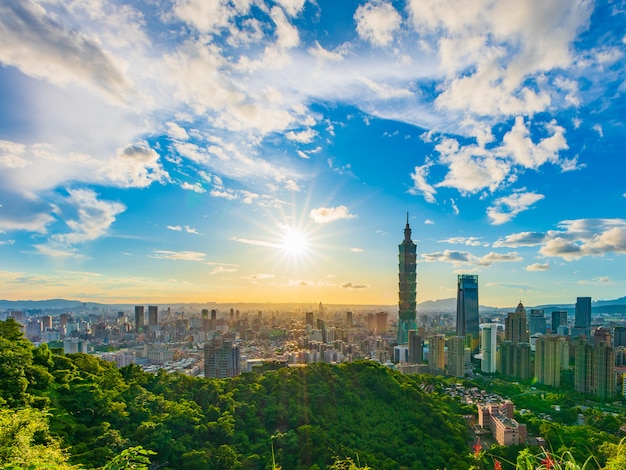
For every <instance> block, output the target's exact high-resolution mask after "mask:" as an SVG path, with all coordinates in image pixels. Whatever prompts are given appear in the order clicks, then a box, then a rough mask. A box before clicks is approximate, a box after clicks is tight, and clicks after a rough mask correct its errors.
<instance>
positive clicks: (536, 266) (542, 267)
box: [524, 263, 550, 271]
mask: <svg viewBox="0 0 626 470" xmlns="http://www.w3.org/2000/svg"><path fill="white" fill-rule="evenodd" d="M524 269H525V270H526V271H548V270H549V269H550V264H549V263H533V264H529V265H528V266H526V267H525V268H524Z"/></svg>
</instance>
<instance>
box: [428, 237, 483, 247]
mask: <svg viewBox="0 0 626 470" xmlns="http://www.w3.org/2000/svg"><path fill="white" fill-rule="evenodd" d="M481 238H482V237H452V238H446V239H445V240H439V242H440V243H451V244H453V245H467V246H489V244H488V243H485V242H481V241H480V240H481Z"/></svg>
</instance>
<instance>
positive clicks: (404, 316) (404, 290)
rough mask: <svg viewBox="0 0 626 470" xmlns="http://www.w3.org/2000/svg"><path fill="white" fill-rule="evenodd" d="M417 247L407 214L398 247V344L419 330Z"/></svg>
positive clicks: (407, 339)
mask: <svg viewBox="0 0 626 470" xmlns="http://www.w3.org/2000/svg"><path fill="white" fill-rule="evenodd" d="M416 259H417V245H416V244H415V243H413V240H411V227H410V226H409V214H408V213H407V214H406V227H405V228H404V240H402V243H400V245H398V344H406V343H408V342H409V330H416V329H417V311H416V305H417V300H416V298H417V260H416Z"/></svg>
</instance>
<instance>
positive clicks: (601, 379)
mask: <svg viewBox="0 0 626 470" xmlns="http://www.w3.org/2000/svg"><path fill="white" fill-rule="evenodd" d="M416 249H417V247H416V244H415V243H414V242H413V241H412V240H411V228H410V225H409V221H408V215H407V222H406V226H405V229H404V240H403V241H402V242H401V243H400V244H399V246H398V250H399V254H398V260H399V262H398V279H399V282H398V305H399V307H398V314H397V317H396V316H395V315H393V314H390V313H389V312H387V311H348V310H343V309H333V310H332V311H330V310H329V309H327V308H326V307H324V305H323V304H322V303H319V305H318V308H317V310H315V311H302V310H300V309H295V310H293V311H281V310H272V311H269V312H267V311H265V312H264V311H261V310H259V311H243V312H242V311H240V310H239V309H234V308H230V309H229V310H226V311H222V310H218V309H217V308H212V309H208V308H202V309H201V310H200V311H196V310H194V309H193V308H192V309H189V308H187V310H186V311H185V310H184V309H183V310H182V311H176V310H172V308H170V307H166V308H163V307H159V306H156V305H150V306H148V307H147V309H146V308H145V306H142V305H137V306H134V310H132V311H123V310H122V311H117V312H115V311H112V309H111V308H108V307H94V308H92V309H91V310H95V311H89V309H86V308H85V309H83V310H82V311H81V310H80V309H79V310H78V311H76V312H64V313H60V314H58V313H57V314H51V313H48V312H43V311H42V312H37V311H5V312H3V317H5V318H12V319H14V320H16V321H17V322H19V323H20V324H22V325H23V328H24V332H25V334H26V337H27V338H28V339H30V340H31V341H32V342H33V343H35V344H40V343H48V344H49V345H50V346H55V345H58V347H61V346H62V348H63V351H64V352H65V353H66V354H73V353H88V354H95V355H97V356H98V357H100V358H102V359H104V360H105V361H109V362H114V363H115V364H116V366H117V367H125V366H128V365H131V364H137V365H140V366H141V367H142V368H143V370H144V371H146V372H150V373H157V371H158V370H159V369H164V370H165V371H167V372H182V373H184V374H187V375H190V376H201V377H202V376H203V377H206V378H229V377H235V376H238V375H239V374H240V373H242V372H253V371H256V372H260V373H263V372H264V371H267V370H276V369H278V368H281V367H303V366H305V365H307V364H311V363H318V362H323V363H328V364H339V363H344V362H351V361H356V360H371V361H376V362H378V363H380V364H383V365H385V366H386V367H389V368H392V369H396V370H398V371H400V372H401V373H403V374H432V375H436V376H438V375H443V376H451V377H456V378H459V379H464V378H466V377H467V378H475V377H476V376H478V377H481V376H486V377H488V376H499V377H504V378H506V379H507V380H509V381H511V382H515V381H528V380H529V379H530V380H533V383H535V384H541V385H544V386H547V387H549V388H554V389H557V390H558V389H561V387H562V386H568V387H569V388H572V389H573V390H575V391H576V392H579V393H581V394H583V395H584V396H586V397H588V398H591V399H593V400H598V401H600V402H612V401H615V400H618V398H619V397H620V396H624V392H623V391H624V390H626V387H624V386H623V383H624V382H625V381H626V364H625V361H624V358H625V355H624V353H625V348H626V324H625V321H624V316H625V313H626V312H623V313H612V314H607V315H602V314H600V315H596V316H594V317H592V300H591V298H590V297H578V298H577V299H576V303H575V305H574V307H573V315H572V314H570V312H569V311H568V309H563V308H560V309H556V308H554V309H551V311H549V312H545V309H543V308H531V309H529V311H528V312H527V310H526V308H525V307H524V305H523V304H522V302H520V303H519V304H518V305H517V307H516V308H515V310H514V311H509V312H497V311H493V312H490V313H489V314H485V313H481V312H480V308H479V295H478V293H479V283H478V276H477V275H473V274H459V275H458V278H457V287H458V290H457V308H456V312H430V313H423V314H420V315H419V318H418V315H417V311H416V305H417V303H416V297H417V291H418V289H417V285H418V281H419V276H418V273H417V263H416ZM569 310H572V309H571V308H570V309H569ZM546 313H547V315H546ZM5 318H3V319H5ZM458 387H460V384H459V385H458V386H456V387H455V388H454V392H455V394H456V393H458V391H459V390H458ZM461 388H462V387H461ZM483 394H484V392H483ZM465 401H466V402H468V403H471V404H474V405H476V406H477V409H476V410H477V411H476V412H477V416H475V417H473V418H470V419H469V421H468V424H473V425H476V424H478V428H477V429H479V430H480V432H478V431H477V433H478V434H481V435H483V436H484V433H485V432H487V433H491V435H492V436H493V439H494V440H495V442H497V443H498V444H499V445H503V446H506V445H519V444H524V443H527V442H528V439H529V436H528V433H527V430H526V425H524V424H520V423H518V422H517V421H516V420H515V418H514V406H513V403H512V402H511V401H508V400H505V399H504V398H502V397H498V398H497V399H494V397H491V398H489V399H486V398H485V397H484V396H483V395H479V396H478V397H472V398H469V399H468V398H465ZM618 402H619V400H618ZM484 439H485V438H484V437H483V440H484Z"/></svg>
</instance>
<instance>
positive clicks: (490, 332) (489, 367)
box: [480, 323, 498, 374]
mask: <svg viewBox="0 0 626 470" xmlns="http://www.w3.org/2000/svg"><path fill="white" fill-rule="evenodd" d="M497 328H498V326H497V325H496V324H495V323H486V324H484V325H483V329H482V330H481V333H480V353H481V355H482V360H481V363H480V370H482V371H483V372H486V373H488V374H493V373H495V372H496V366H497V338H498V336H497V334H498V330H497Z"/></svg>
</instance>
